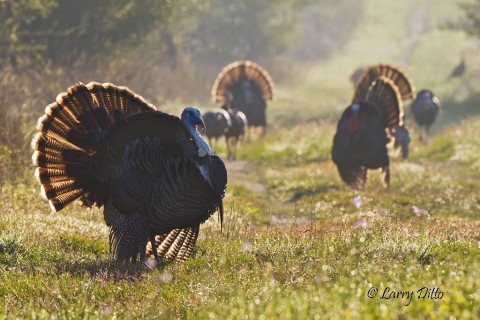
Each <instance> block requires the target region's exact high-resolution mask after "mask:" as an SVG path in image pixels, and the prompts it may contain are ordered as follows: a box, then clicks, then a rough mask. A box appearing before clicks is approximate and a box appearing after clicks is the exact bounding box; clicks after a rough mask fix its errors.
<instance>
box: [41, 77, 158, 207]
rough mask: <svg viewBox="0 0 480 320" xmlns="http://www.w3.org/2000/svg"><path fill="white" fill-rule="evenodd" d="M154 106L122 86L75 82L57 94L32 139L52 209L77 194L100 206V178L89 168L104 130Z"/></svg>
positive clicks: (89, 202)
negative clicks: (65, 90) (120, 120)
mask: <svg viewBox="0 0 480 320" xmlns="http://www.w3.org/2000/svg"><path fill="white" fill-rule="evenodd" d="M152 109H154V108H153V106H151V105H149V104H147V103H146V102H145V101H144V100H143V98H141V97H140V96H138V95H136V94H134V93H133V92H131V91H130V90H129V89H128V88H126V87H117V86H115V85H113V84H109V83H105V84H100V83H96V82H91V83H89V84H88V85H84V84H83V83H77V84H75V85H73V86H71V87H70V88H68V89H67V92H64V93H61V94H59V95H58V96H57V98H56V102H54V103H52V104H49V105H48V106H47V107H46V108H45V114H44V115H43V116H41V117H40V118H39V119H38V122H37V130H38V132H37V133H36V134H35V136H34V138H33V139H32V149H33V150H34V152H33V155H32V162H33V165H34V166H35V167H36V169H35V176H36V178H37V180H38V181H39V183H40V184H41V192H42V195H43V196H44V197H46V198H47V199H48V200H49V203H50V206H51V208H52V210H54V211H59V210H61V209H63V208H64V207H65V206H66V205H68V204H69V203H71V202H73V201H75V200H76V199H79V198H81V200H82V202H83V204H84V205H87V206H91V205H92V204H93V203H95V202H96V203H97V205H102V204H103V203H102V199H100V197H99V195H100V194H101V192H97V191H98V189H101V182H100V180H101V179H99V178H98V177H96V176H95V175H96V173H95V172H93V171H92V169H91V167H92V164H93V162H94V160H95V157H96V155H97V152H98V151H99V149H100V148H99V147H100V144H101V140H102V139H103V134H104V132H105V130H107V129H108V128H110V127H111V125H112V124H113V123H115V122H116V121H118V120H119V119H123V118H125V117H128V116H130V115H133V114H135V113H139V112H144V111H151V110H152Z"/></svg>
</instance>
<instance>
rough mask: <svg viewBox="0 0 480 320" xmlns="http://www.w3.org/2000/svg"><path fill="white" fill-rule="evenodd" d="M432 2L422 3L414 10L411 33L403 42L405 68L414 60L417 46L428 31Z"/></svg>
mask: <svg viewBox="0 0 480 320" xmlns="http://www.w3.org/2000/svg"><path fill="white" fill-rule="evenodd" d="M430 1H431V0H423V1H421V2H420V4H419V5H418V6H416V7H415V8H414V9H413V11H412V13H411V15H410V19H409V23H408V29H409V33H408V35H407V37H406V38H405V39H404V40H403V47H404V50H403V53H402V59H401V61H402V63H403V64H404V65H405V66H408V65H409V64H410V62H411V60H412V55H413V50H414V49H415V45H416V44H417V42H418V41H419V40H420V38H421V37H422V36H423V35H424V34H425V33H427V31H428V26H427V16H428V12H429V10H430Z"/></svg>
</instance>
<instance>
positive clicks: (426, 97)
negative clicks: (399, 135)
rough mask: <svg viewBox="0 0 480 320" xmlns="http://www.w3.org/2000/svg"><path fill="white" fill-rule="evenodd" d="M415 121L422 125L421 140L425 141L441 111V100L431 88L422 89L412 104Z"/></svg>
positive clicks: (411, 108)
mask: <svg viewBox="0 0 480 320" xmlns="http://www.w3.org/2000/svg"><path fill="white" fill-rule="evenodd" d="M410 110H411V111H412V113H413V117H414V119H415V122H416V123H417V124H418V125H419V127H420V141H424V140H425V137H424V134H423V131H425V136H426V135H427V134H428V131H429V129H430V126H431V125H432V124H433V123H434V122H435V119H436V118H437V115H438V113H439V112H440V100H439V99H438V98H437V97H436V96H435V95H434V94H433V92H432V91H430V90H426V89H423V90H420V91H419V92H418V94H417V97H416V99H415V100H413V102H412V104H411V105H410Z"/></svg>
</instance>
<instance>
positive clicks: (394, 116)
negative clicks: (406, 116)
mask: <svg viewBox="0 0 480 320" xmlns="http://www.w3.org/2000/svg"><path fill="white" fill-rule="evenodd" d="M365 101H367V102H370V103H372V104H373V105H374V106H375V107H376V108H377V110H378V111H379V112H380V114H381V115H382V118H383V121H384V125H385V127H391V126H396V125H402V123H403V105H402V100H401V98H400V93H399V92H398V89H397V86H396V85H395V84H394V83H393V81H392V80H390V79H388V78H387V77H383V76H382V77H380V78H378V79H377V80H375V81H374V82H373V83H372V85H371V86H370V88H369V89H368V91H367V94H366V96H365Z"/></svg>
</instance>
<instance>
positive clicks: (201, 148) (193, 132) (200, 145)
mask: <svg viewBox="0 0 480 320" xmlns="http://www.w3.org/2000/svg"><path fill="white" fill-rule="evenodd" d="M182 123H183V125H184V126H185V128H186V129H187V131H188V133H189V134H190V137H191V138H192V139H193V142H194V143H195V145H196V146H197V150H198V156H199V157H200V158H203V157H205V156H211V155H212V150H210V147H209V146H208V144H207V142H206V141H205V140H203V138H202V136H201V135H200V134H199V133H198V131H197V129H195V126H194V125H192V124H191V123H189V122H187V121H185V120H182Z"/></svg>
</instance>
